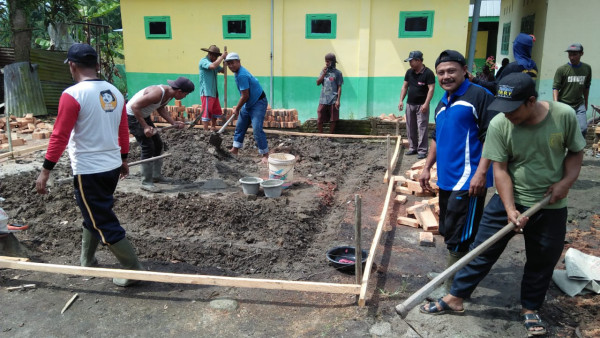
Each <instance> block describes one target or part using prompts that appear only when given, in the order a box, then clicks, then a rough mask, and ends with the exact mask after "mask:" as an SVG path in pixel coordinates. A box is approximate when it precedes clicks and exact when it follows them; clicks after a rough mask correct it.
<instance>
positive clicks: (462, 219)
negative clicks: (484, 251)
mask: <svg viewBox="0 0 600 338" xmlns="http://www.w3.org/2000/svg"><path fill="white" fill-rule="evenodd" d="M486 191H487V189H486ZM439 197H440V227H439V231H440V234H441V235H442V236H444V243H446V247H447V248H448V250H449V251H452V252H462V253H465V252H467V251H469V246H470V245H471V243H473V241H474V240H475V235H477V229H478V228H479V221H480V220H481V215H482V214H483V205H484V204H485V194H483V195H482V196H469V191H468V190H458V191H449V190H442V189H440V195H439Z"/></svg>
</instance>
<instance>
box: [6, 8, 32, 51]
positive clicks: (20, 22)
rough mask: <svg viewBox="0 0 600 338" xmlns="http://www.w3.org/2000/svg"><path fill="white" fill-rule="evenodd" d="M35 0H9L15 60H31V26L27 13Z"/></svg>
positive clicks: (9, 17)
mask: <svg viewBox="0 0 600 338" xmlns="http://www.w3.org/2000/svg"><path fill="white" fill-rule="evenodd" d="M34 3H35V1H34V0H8V1H7V5H8V21H9V23H10V25H9V27H10V30H11V31H12V39H11V46H12V47H13V48H14V50H15V61H16V62H21V61H29V51H30V50H31V28H30V26H29V17H28V15H27V13H28V12H29V11H30V10H31V8H32V7H33V5H34Z"/></svg>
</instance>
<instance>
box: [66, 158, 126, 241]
mask: <svg viewBox="0 0 600 338" xmlns="http://www.w3.org/2000/svg"><path fill="white" fill-rule="evenodd" d="M120 172H121V168H117V169H113V170H110V171H106V172H103V173H97V174H88V175H76V176H75V177H74V186H75V199H76V200H77V205H78V206H79V209H80V210H81V215H82V216H83V226H84V227H85V228H86V229H88V230H89V231H90V232H91V233H92V234H94V236H96V237H97V238H99V239H100V241H101V242H102V244H114V243H117V242H118V241H120V240H122V239H123V238H125V229H123V227H121V223H120V222H119V219H118V218H117V215H115V213H114V212H113V210H112V208H113V205H114V198H113V194H114V192H115V189H116V188H117V183H118V182H119V173H120Z"/></svg>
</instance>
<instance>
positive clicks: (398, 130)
mask: <svg viewBox="0 0 600 338" xmlns="http://www.w3.org/2000/svg"><path fill="white" fill-rule="evenodd" d="M396 136H400V119H398V120H396Z"/></svg>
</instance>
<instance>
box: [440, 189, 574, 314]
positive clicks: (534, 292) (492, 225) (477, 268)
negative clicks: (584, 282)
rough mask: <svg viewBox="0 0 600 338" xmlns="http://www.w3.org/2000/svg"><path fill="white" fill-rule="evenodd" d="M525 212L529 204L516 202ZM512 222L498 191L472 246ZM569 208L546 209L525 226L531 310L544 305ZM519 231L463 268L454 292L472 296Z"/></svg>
mask: <svg viewBox="0 0 600 338" xmlns="http://www.w3.org/2000/svg"><path fill="white" fill-rule="evenodd" d="M516 207H517V210H519V211H520V212H521V213H523V212H524V211H525V210H527V209H528V208H527V207H524V206H522V205H519V204H516ZM507 224H508V219H507V216H506V211H505V210H504V205H503V204H502V200H501V199H500V196H498V194H495V195H494V196H493V197H492V199H490V201H489V202H488V204H487V205H486V206H485V209H484V211H483V217H482V218H481V223H479V231H478V232H477V236H476V237H475V242H473V244H471V250H473V249H474V248H475V247H477V246H478V245H479V244H481V243H483V242H484V241H485V240H487V239H488V238H490V237H492V236H493V235H494V234H495V233H496V232H498V231H500V229H502V228H503V227H504V226H506V225H507ZM566 225H567V208H561V209H542V210H540V211H538V212H537V213H535V214H534V215H533V216H531V217H530V218H529V221H528V222H527V224H526V225H525V228H524V229H523V236H524V238H525V257H526V258H527V261H526V262H525V267H524V269H523V278H522V280H521V306H523V308H525V309H528V310H537V309H539V308H540V307H541V306H542V303H543V302H544V298H545V297H546V291H548V286H549V285H550V280H551V279H552V272H553V271H554V266H555V265H556V263H557V262H558V260H559V259H560V255H561V253H562V250H563V247H564V241H565V233H566V228H567V226H566ZM516 234H517V233H516V232H514V231H512V232H510V233H509V234H507V235H506V236H504V237H503V238H502V239H500V240H499V241H497V242H496V243H494V244H493V245H492V246H490V247H489V248H488V249H487V250H485V251H484V252H483V253H482V254H481V255H479V256H478V257H477V258H475V259H474V260H472V261H471V262H470V263H469V264H468V265H466V266H465V267H464V268H462V269H460V270H459V271H458V272H457V273H456V275H455V277H454V281H453V282H452V288H451V290H450V293H451V294H452V295H453V296H456V297H460V298H463V299H465V298H469V297H470V296H471V293H472V292H473V291H474V290H475V288H476V287H477V284H479V282H481V280H483V278H484V277H485V276H486V275H487V274H488V272H489V271H490V270H491V268H492V266H493V265H494V263H496V261H497V260H498V258H499V257H500V254H502V251H504V248H506V245H507V244H508V241H510V239H511V238H513V236H515V235H516Z"/></svg>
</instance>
